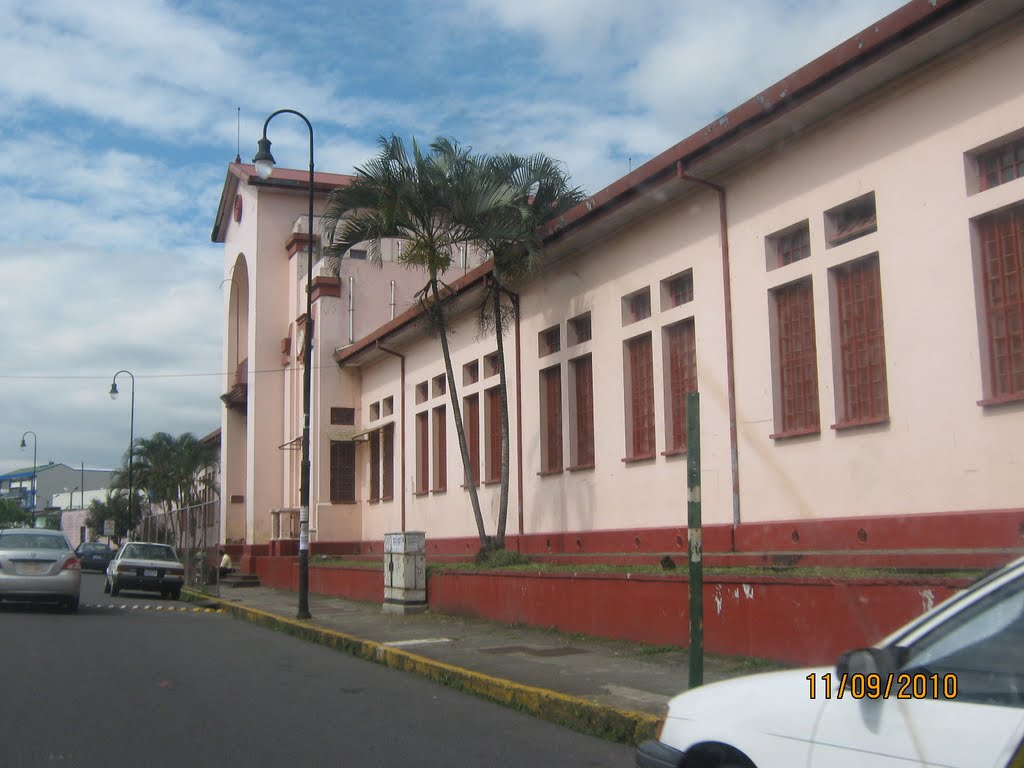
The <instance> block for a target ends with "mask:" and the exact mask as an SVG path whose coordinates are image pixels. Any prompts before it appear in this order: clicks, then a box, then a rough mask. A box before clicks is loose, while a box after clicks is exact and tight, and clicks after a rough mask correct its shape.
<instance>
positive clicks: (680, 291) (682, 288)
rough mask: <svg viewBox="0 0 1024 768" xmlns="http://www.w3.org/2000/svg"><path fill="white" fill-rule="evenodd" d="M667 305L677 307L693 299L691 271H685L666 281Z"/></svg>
mask: <svg viewBox="0 0 1024 768" xmlns="http://www.w3.org/2000/svg"><path fill="white" fill-rule="evenodd" d="M667 287H668V305H669V306H670V307H678V306H679V305H680V304H686V303H687V302H690V301H693V272H685V273H683V274H682V275H679V276H677V277H673V278H672V279H671V280H669V281H668V286H667Z"/></svg>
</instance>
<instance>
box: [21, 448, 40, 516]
mask: <svg viewBox="0 0 1024 768" xmlns="http://www.w3.org/2000/svg"><path fill="white" fill-rule="evenodd" d="M25 435H32V525H35V524H36V518H35V512H36V485H37V482H36V472H37V470H36V466H37V464H36V448H38V445H37V444H38V442H39V438H38V437H37V436H36V433H35V432H33V431H32V430H31V429H26V430H25V431H24V432H23V433H22V435H21V447H22V448H27V447H28V446H27V445H25Z"/></svg>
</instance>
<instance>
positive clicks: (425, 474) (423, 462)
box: [416, 411, 430, 493]
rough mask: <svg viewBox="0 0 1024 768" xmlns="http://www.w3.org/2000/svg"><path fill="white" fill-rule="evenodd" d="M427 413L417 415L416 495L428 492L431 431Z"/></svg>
mask: <svg viewBox="0 0 1024 768" xmlns="http://www.w3.org/2000/svg"><path fill="white" fill-rule="evenodd" d="M427 421H428V416H427V412H426V411H423V412H422V413H417V414H416V493H426V492H427V478H429V477H430V429H429V426H428V423H427Z"/></svg>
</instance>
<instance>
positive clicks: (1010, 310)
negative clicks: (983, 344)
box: [978, 205, 1024, 399]
mask: <svg viewBox="0 0 1024 768" xmlns="http://www.w3.org/2000/svg"><path fill="white" fill-rule="evenodd" d="M978 234H979V236H980V241H981V249H982V252H981V264H982V281H983V286H982V289H983V293H984V297H985V332H986V335H987V340H988V344H987V347H988V366H989V386H988V390H989V391H988V392H987V393H986V396H987V397H989V398H992V399H1000V398H1018V397H1021V396H1024V206H1022V205H1018V206H1015V207H1013V208H1009V209H1007V210H1005V211H1001V212H999V213H995V214H992V215H990V216H985V217H984V218H982V219H979V220H978Z"/></svg>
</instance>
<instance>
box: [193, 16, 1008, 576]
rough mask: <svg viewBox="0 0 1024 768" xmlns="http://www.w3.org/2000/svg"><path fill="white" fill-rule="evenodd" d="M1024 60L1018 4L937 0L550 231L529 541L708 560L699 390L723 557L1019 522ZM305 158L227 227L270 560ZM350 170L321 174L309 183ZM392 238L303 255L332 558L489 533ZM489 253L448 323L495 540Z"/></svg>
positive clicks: (976, 540) (520, 410)
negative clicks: (690, 539)
mask: <svg viewBox="0 0 1024 768" xmlns="http://www.w3.org/2000/svg"><path fill="white" fill-rule="evenodd" d="M1022 66H1024V11H1022V8H1021V4H1020V2H1019V0H945V1H943V0H932V1H931V2H928V1H927V0H915V1H914V2H911V3H908V4H907V5H905V6H903V7H902V8H900V9H899V10H897V11H896V12H895V13H893V14H891V15H890V16H888V17H886V18H884V19H882V20H880V21H879V22H877V23H876V24H873V25H872V26H871V27H869V28H868V29H866V30H863V31H862V32H859V33H858V34H856V35H854V36H853V37H851V38H850V39H849V40H848V41H847V42H845V43H843V44H841V45H840V46H838V47H837V48H835V49H834V50H832V51H830V52H829V53H827V54H825V55H824V56H822V57H820V58H819V59H816V60H815V61H813V62H811V63H809V64H807V65H806V66H804V67H803V68H801V69H799V70H797V71H796V72H794V73H792V74H791V75H789V76H788V77H786V78H785V79H784V80H782V81H780V82H779V83H777V84H776V85H774V86H772V87H771V88H769V89H767V90H766V91H764V92H762V93H760V94H757V95H756V96H755V97H753V98H752V99H750V100H749V101H747V102H745V103H743V104H741V105H739V106H738V107H736V108H735V109H733V110H732V111H730V112H729V113H727V114H726V115H723V116H722V117H721V118H720V119H718V120H716V121H714V122H713V123H711V124H709V125H708V126H706V127H704V128H702V129H701V130H699V131H697V132H696V133H694V134H693V135H692V136H689V137H687V138H684V139H683V140H682V141H680V142H679V143H678V144H676V145H675V146H673V147H671V148H669V149H667V150H665V151H664V152H663V153H661V154H660V155H658V156H657V157H655V158H654V159H652V160H651V161H649V162H647V163H646V164H644V165H643V166H641V167H639V168H637V169H636V170H634V171H632V172H631V173H630V174H629V175H627V176H625V177H623V178H621V179H619V180H618V181H616V182H615V183H613V184H612V185H610V186H609V187H607V188H606V189H603V190H601V191H599V192H597V193H595V194H594V195H593V196H592V197H591V198H589V199H588V200H587V201H586V202H585V203H583V204H581V205H580V206H578V207H577V208H575V209H574V210H572V211H571V212H569V214H567V215H566V216H565V217H563V218H562V219H560V220H559V221H557V222H555V223H553V224H552V225H551V226H550V227H549V228H548V229H547V231H546V232H545V237H546V243H547V246H546V248H547V252H548V254H549V259H548V264H547V266H546V268H545V270H544V271H543V273H542V274H541V275H539V276H538V277H537V278H536V279H534V280H532V281H531V282H530V283H529V284H527V285H524V286H521V287H520V292H519V296H520V305H521V315H520V320H519V322H518V324H517V325H516V327H515V328H514V329H513V331H512V332H511V333H510V334H509V335H508V337H507V338H506V354H507V360H508V364H509V373H510V411H511V427H512V443H511V445H512V451H511V464H512V483H511V494H510V515H509V526H508V534H509V535H510V545H511V546H513V547H519V548H520V549H522V550H524V551H530V552H537V553H555V554H558V553H561V554H563V555H599V554H608V553H620V554H621V553H630V554H636V553H664V552H670V553H671V552H677V551H685V548H686V543H685V542H686V530H685V525H686V479H685V469H686V445H685V429H684V427H683V425H684V423H685V421H684V412H683V411H684V402H685V393H686V392H687V391H688V390H691V389H696V390H698V391H699V393H700V396H701V412H700V419H701V454H702V471H701V488H702V503H703V518H704V523H705V526H706V531H705V549H706V551H708V552H709V553H715V552H720V553H748V554H750V555H751V556H761V555H762V554H763V553H773V554H780V553H783V554H784V553H789V554H796V555H800V556H803V557H807V558H813V557H815V556H820V555H821V553H822V552H838V553H845V554H846V555H850V556H852V555H858V556H863V557H867V558H870V557H871V556H874V555H877V554H878V553H879V552H880V551H884V552H888V553H890V554H892V553H893V552H894V551H905V550H918V552H919V553H920V552H928V553H930V554H931V555H933V556H934V558H935V559H936V560H938V559H943V558H945V559H946V561H949V560H955V561H956V562H961V563H965V562H968V561H969V560H970V557H978V556H979V553H981V555H983V557H982V559H983V560H985V561H986V562H988V561H997V560H1005V559H1008V557H1009V556H1010V553H1011V552H1012V551H1013V550H1016V549H1019V548H1020V547H1021V546H1022V545H1024V503H1022V499H1024V471H1022V469H1021V464H1022V456H1024V454H1022V452H1021V447H1020V446H1021V440H1020V436H1021V435H1022V434H1024V81H1022V79H1021V77H1020V72H1021V69H1022ZM305 179H306V174H305V172H299V171H287V170H281V171H275V174H274V176H272V177H271V178H270V179H269V180H267V181H262V180H260V179H259V178H258V177H257V176H256V174H255V171H254V169H253V167H252V166H250V165H246V164H241V163H232V164H231V165H229V167H228V173H227V179H226V182H225V186H224V192H223V196H222V198H221V204H220V207H219V209H218V213H217V219H216V223H215V226H214V232H213V238H214V240H215V241H217V242H223V243H224V245H225V277H229V278H231V280H230V283H229V285H230V289H231V290H230V291H226V294H225V298H226V302H225V313H224V330H225V349H224V361H225V365H226V370H229V371H232V372H233V374H232V375H230V376H229V377H228V381H226V382H225V385H224V392H225V395H224V398H223V399H224V401H225V409H224V412H223V419H222V431H221V436H222V480H221V482H222V513H221V514H222V521H223V525H222V530H223V535H224V537H225V539H226V540H227V541H228V542H229V543H237V544H242V545H244V546H245V547H246V548H247V551H248V552H249V553H261V552H265V551H274V549H275V547H276V548H277V551H291V549H290V542H291V540H292V539H293V537H294V536H295V535H297V534H296V532H295V531H296V529H297V525H296V523H295V518H296V514H295V510H297V507H298V494H299V491H298V472H299V452H298V450H297V449H298V438H299V436H300V434H301V412H302V403H301V362H300V360H299V357H298V353H299V351H300V350H301V339H300V334H301V333H302V327H303V324H302V323H301V321H300V318H301V316H302V314H303V312H304V307H305V293H304V291H305V262H304V259H305V246H306V243H307V238H308V234H307V233H308V231H309V226H308V222H307V221H306V216H305V215H304V213H303V212H304V211H305V209H306V204H307V195H308V186H306V183H305ZM346 181H347V178H346V177H345V176H338V175H331V174H318V175H317V182H316V192H317V205H318V206H322V204H323V200H324V196H325V195H326V192H327V191H329V190H330V189H331V188H332V187H333V186H336V185H340V184H344V183H346ZM314 231H315V227H314ZM400 247H401V244H400V243H397V242H395V243H386V244H385V248H384V258H385V263H384V268H383V269H377V268H375V267H374V266H372V265H371V264H369V263H368V262H366V261H365V260H364V259H360V258H359V256H360V254H359V253H353V254H351V255H352V256H353V258H347V259H345V260H343V262H342V264H341V276H340V279H339V278H336V277H333V276H331V275H330V273H329V271H328V270H326V269H325V268H324V265H323V264H322V263H317V264H315V265H314V275H315V276H314V283H313V297H314V323H313V326H314V329H315V337H314V359H313V365H314V376H313V399H312V422H311V423H312V430H311V432H312V448H311V452H312V461H313V481H312V490H311V499H312V500H311V528H312V529H313V530H314V532H313V534H312V550H313V552H318V551H321V552H326V551H347V550H354V549H355V548H356V547H358V548H359V550H360V551H364V552H365V551H369V550H371V549H373V550H374V551H379V548H380V542H381V540H382V538H383V536H384V534H385V533H386V532H391V531H400V530H423V531H426V533H427V540H428V552H444V553H466V552H472V551H475V543H474V542H475V526H474V522H473V517H472V513H471V510H470V506H469V501H468V497H467V492H466V490H465V487H464V478H463V473H462V465H461V459H460V455H459V450H458V445H457V442H456V440H455V430H454V427H453V425H452V423H451V405H450V401H449V393H447V391H446V388H445V386H444V385H443V382H442V379H443V374H444V365H443V362H442V360H441V356H440V349H439V345H438V343H437V341H436V340H435V339H432V338H429V337H428V336H427V335H425V334H424V332H423V328H422V326H421V325H420V324H419V323H418V322H417V316H418V312H417V310H416V309H415V308H410V297H411V295H412V294H413V293H414V292H415V291H416V290H417V289H419V288H420V287H421V286H422V284H423V282H424V278H423V276H422V275H418V274H416V273H415V272H411V271H408V270H404V269H401V268H400V267H398V265H396V264H395V263H394V262H393V261H392V260H391V259H392V253H393V249H397V248H400ZM468 261H469V262H470V263H467V264H465V266H464V267H463V268H461V269H460V270H459V274H458V275H449V276H448V280H449V282H451V283H452V285H453V287H454V289H455V290H456V291H458V292H459V293H460V294H461V295H462V296H463V297H464V299H465V302H464V305H465V306H466V307H467V311H466V314H465V315H464V316H462V317H461V318H459V319H458V320H457V322H456V327H455V332H454V334H453V335H452V337H451V343H452V350H453V356H454V359H453V361H454V363H455V371H456V379H457V381H458V383H459V385H460V386H459V391H458V393H457V394H458V397H459V399H460V400H459V401H460V404H461V405H462V407H463V411H464V412H465V413H466V414H468V415H467V417H466V418H467V421H466V423H467V426H468V427H469V428H470V434H471V436H470V438H469V440H470V447H471V451H470V452H471V454H472V455H473V457H474V462H475V464H476V466H475V472H476V473H477V477H478V478H479V479H480V480H481V485H480V487H479V490H480V494H481V501H482V504H483V507H484V514H485V520H486V526H487V529H488V532H489V533H491V532H493V531H494V525H495V519H496V516H497V509H496V504H497V486H496V485H495V484H494V483H493V480H494V478H495V467H496V465H495V460H496V456H495V442H494V435H495V427H496V421H495V419H494V409H495V400H494V397H495V395H494V392H495V390H494V385H495V384H496V381H497V380H496V377H495V376H494V369H493V365H492V358H491V357H490V356H491V355H492V354H493V352H494V351H495V348H496V344H495V340H494V338H493V337H486V336H485V337H483V338H481V337H479V335H478V333H477V332H476V329H475V325H474V316H473V312H472V311H471V307H472V303H473V299H474V297H475V296H477V295H478V294H479V292H480V290H481V288H482V285H483V283H484V281H485V280H486V278H487V274H488V272H489V265H488V264H486V263H485V264H482V265H477V264H476V262H475V261H473V260H472V258H471V257H470V258H469V259H468ZM274 541H280V542H283V543H282V544H273V543H272V542H274ZM968 550H970V551H971V554H970V555H969V554H968V552H967V551H968ZM810 561H811V560H810V559H809V560H808V562H810Z"/></svg>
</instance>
